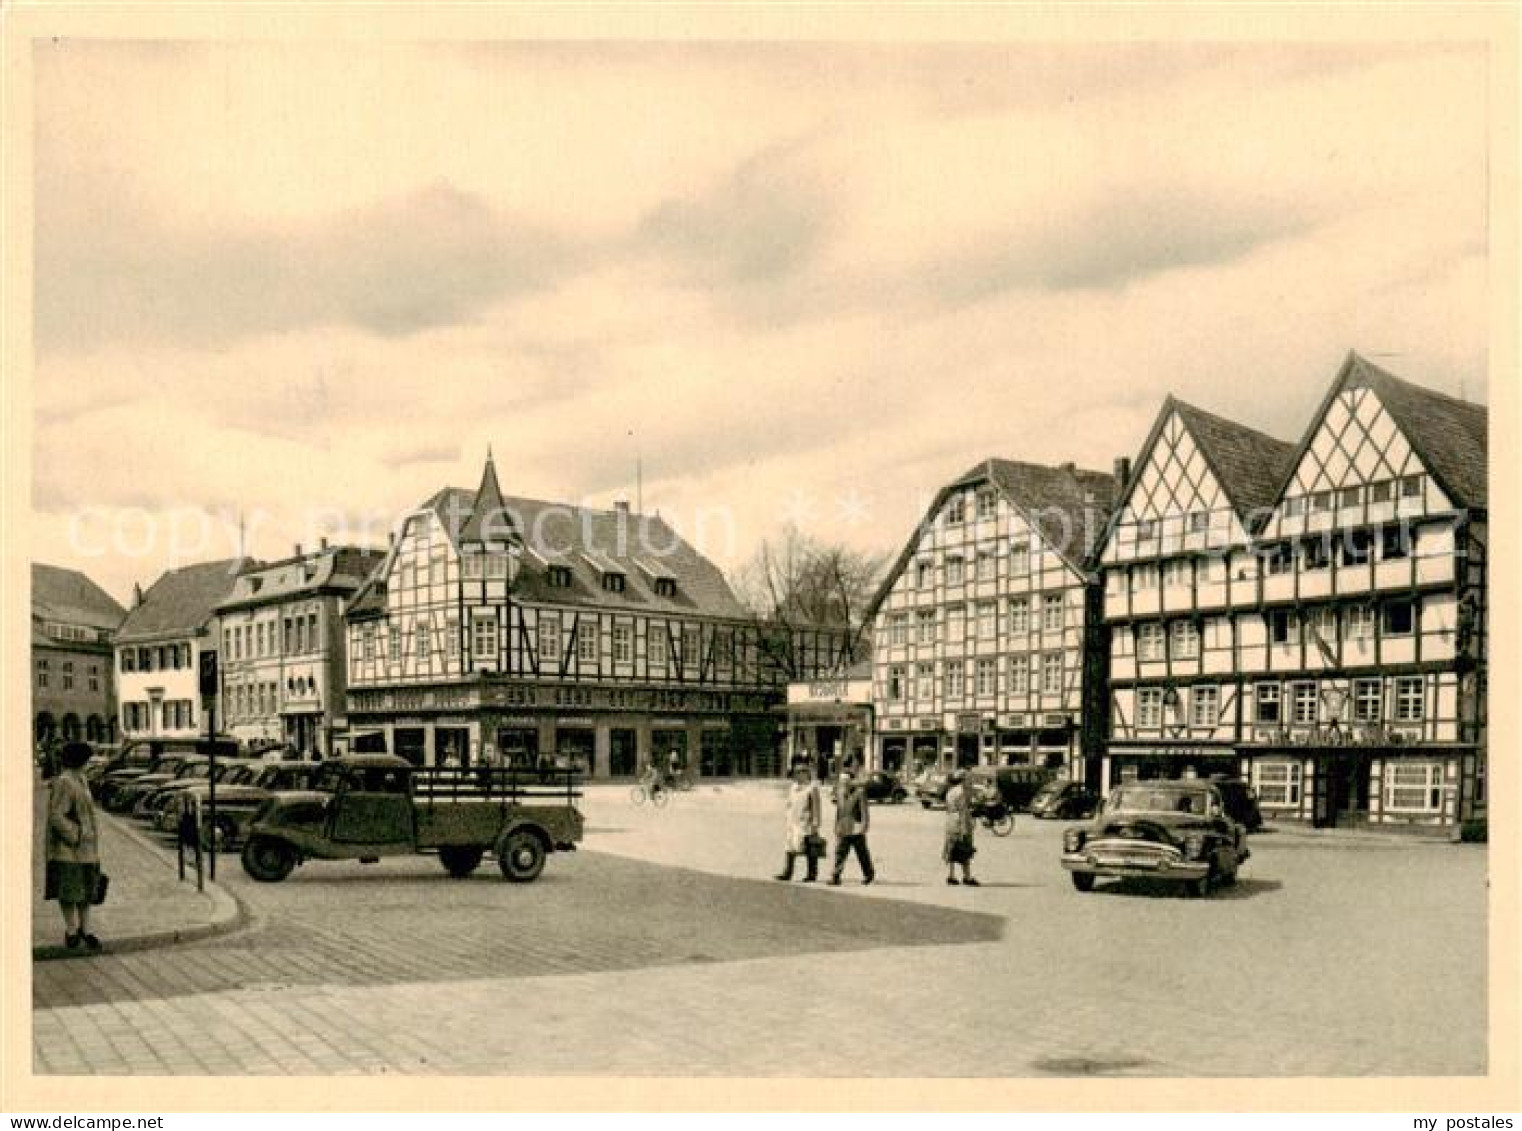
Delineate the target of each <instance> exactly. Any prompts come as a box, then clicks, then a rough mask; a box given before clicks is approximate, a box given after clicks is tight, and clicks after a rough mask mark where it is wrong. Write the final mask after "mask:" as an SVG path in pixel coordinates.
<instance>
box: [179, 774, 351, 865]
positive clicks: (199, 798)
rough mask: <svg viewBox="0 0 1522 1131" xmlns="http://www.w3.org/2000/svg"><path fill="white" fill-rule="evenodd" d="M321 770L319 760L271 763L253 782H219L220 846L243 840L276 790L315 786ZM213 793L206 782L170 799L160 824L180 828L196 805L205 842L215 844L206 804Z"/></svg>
mask: <svg viewBox="0 0 1522 1131" xmlns="http://www.w3.org/2000/svg"><path fill="white" fill-rule="evenodd" d="M321 771H322V764H321V763H317V762H269V763H265V764H264V765H262V766H260V767H259V772H258V773H257V774H256V775H255V776H254V779H253V780H252V781H249V782H243V783H240V784H237V785H228V786H225V787H224V786H223V785H222V784H221V783H218V785H217V824H216V837H215V840H216V846H217V847H218V848H219V849H220V848H225V847H228V846H229V845H232V844H236V843H238V842H239V841H241V840H242V839H243V833H244V831H245V830H246V829H247V828H248V825H249V823H250V822H252V821H253V819H254V815H255V814H256V813H257V812H258V811H259V810H260V809H261V808H262V807H263V806H264V803H265V802H266V801H268V800H269V799H270V798H271V797H273V796H274V795H275V794H276V793H282V792H286V791H290V790H309V789H313V788H315V786H316V781H317V776H318V774H319V773H320V772H321ZM209 792H210V791H209V790H208V789H207V787H206V783H205V782H199V783H197V784H195V785H193V786H191V787H190V788H189V789H187V790H184V791H183V792H182V793H181V794H180V795H179V796H178V797H176V798H174V799H173V800H171V801H170V802H169V805H168V808H169V810H170V813H169V814H167V815H165V816H164V817H163V818H161V822H162V823H161V824H160V826H159V827H160V828H162V829H164V831H166V832H174V831H176V830H177V829H178V828H179V824H180V816H181V814H182V813H184V811H185V810H186V809H187V808H194V809H197V810H199V811H200V814H201V822H202V828H201V841H202V843H203V844H207V845H209V844H211V842H212V839H213V838H212V826H211V813H210V812H209V811H208V809H207V807H206V805H207V797H208V794H209Z"/></svg>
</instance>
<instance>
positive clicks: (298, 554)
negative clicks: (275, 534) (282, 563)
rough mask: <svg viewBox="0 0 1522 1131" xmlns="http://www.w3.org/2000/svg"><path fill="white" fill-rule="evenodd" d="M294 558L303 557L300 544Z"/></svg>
mask: <svg viewBox="0 0 1522 1131" xmlns="http://www.w3.org/2000/svg"><path fill="white" fill-rule="evenodd" d="M294 556H295V557H298V558H299V557H301V543H300V542H297V543H296V553H295V555H294Z"/></svg>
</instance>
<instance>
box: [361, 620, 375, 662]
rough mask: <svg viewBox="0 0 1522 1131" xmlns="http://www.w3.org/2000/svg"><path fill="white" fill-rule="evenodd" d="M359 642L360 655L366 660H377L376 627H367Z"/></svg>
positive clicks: (362, 632) (369, 625)
mask: <svg viewBox="0 0 1522 1131" xmlns="http://www.w3.org/2000/svg"><path fill="white" fill-rule="evenodd" d="M359 641H360V655H362V656H363V657H364V658H365V659H366V660H373V659H375V626H374V625H372V624H367V625H365V627H364V629H363V631H361V632H360V634H359Z"/></svg>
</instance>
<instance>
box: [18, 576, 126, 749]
mask: <svg viewBox="0 0 1522 1131" xmlns="http://www.w3.org/2000/svg"><path fill="white" fill-rule="evenodd" d="M126 616H127V611H126V610H125V609H123V608H122V607H121V606H120V605H119V604H117V603H116V601H115V600H114V599H113V598H112V597H111V596H110V595H109V594H108V593H106V591H105V590H104V589H102V588H101V587H100V586H98V585H96V584H95V582H93V581H91V580H90V579H89V578H88V577H86V576H85V575H84V574H82V573H80V572H79V571H78V570H73V569H60V568H59V567H58V566H50V565H42V564H40V563H37V562H33V563H32V738H33V740H34V741H35V742H37V743H39V744H48V743H52V742H54V741H58V740H62V741H65V742H68V741H72V740H74V739H84V740H86V741H88V742H111V741H113V740H114V739H115V737H116V679H115V676H114V673H113V671H112V658H111V644H112V639H113V638H114V637H115V635H116V630H117V629H118V628H120V627H121V623H122V621H123V620H124V619H125V618H126Z"/></svg>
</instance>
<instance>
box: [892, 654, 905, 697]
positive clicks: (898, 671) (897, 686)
mask: <svg viewBox="0 0 1522 1131" xmlns="http://www.w3.org/2000/svg"><path fill="white" fill-rule="evenodd" d="M903 698H904V665H903V664H893V665H891V666H890V667H889V668H888V700H889V701H890V702H893V703H897V702H900V701H901V700H902V699H903Z"/></svg>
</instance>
